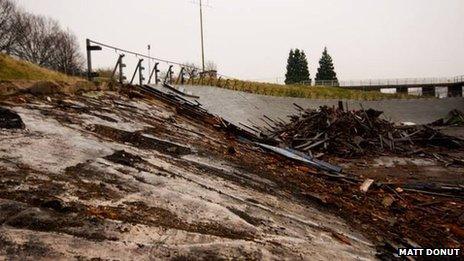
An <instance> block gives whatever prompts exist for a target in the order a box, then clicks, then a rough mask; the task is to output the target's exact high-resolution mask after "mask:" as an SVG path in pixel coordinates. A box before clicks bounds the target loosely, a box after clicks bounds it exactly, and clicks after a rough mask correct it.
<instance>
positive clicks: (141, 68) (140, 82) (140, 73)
mask: <svg viewBox="0 0 464 261" xmlns="http://www.w3.org/2000/svg"><path fill="white" fill-rule="evenodd" d="M142 62H143V59H140V66H139V84H140V86H142V85H143V81H144V80H145V78H144V77H143V70H145V67H143V65H142Z"/></svg>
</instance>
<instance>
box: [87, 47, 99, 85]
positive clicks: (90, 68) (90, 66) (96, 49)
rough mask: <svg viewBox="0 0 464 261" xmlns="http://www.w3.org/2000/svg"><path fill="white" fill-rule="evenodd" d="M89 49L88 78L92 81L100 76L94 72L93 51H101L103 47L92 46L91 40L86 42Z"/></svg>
mask: <svg viewBox="0 0 464 261" xmlns="http://www.w3.org/2000/svg"><path fill="white" fill-rule="evenodd" d="M85 43H86V44H85V45H86V47H87V48H86V49H87V78H88V79H89V81H92V79H93V77H96V76H98V75H97V74H96V73H93V72H92V51H101V49H102V47H101V46H98V45H91V41H90V39H86V41H85Z"/></svg>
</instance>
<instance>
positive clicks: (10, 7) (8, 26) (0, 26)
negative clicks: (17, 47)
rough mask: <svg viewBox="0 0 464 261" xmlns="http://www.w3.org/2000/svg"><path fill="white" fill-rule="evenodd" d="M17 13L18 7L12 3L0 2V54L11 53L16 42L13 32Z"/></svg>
mask: <svg viewBox="0 0 464 261" xmlns="http://www.w3.org/2000/svg"><path fill="white" fill-rule="evenodd" d="M16 13H17V12H16V5H15V4H14V3H13V2H12V1H10V0H0V52H6V53H10V51H11V48H12V46H13V44H14V42H15V40H16V39H15V36H16V34H15V33H14V30H13V27H14V24H15V18H16Z"/></svg>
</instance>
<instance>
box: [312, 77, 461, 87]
mask: <svg viewBox="0 0 464 261" xmlns="http://www.w3.org/2000/svg"><path fill="white" fill-rule="evenodd" d="M319 82H322V83H321V84H318V82H316V85H326V86H341V87H356V86H404V85H411V86H414V85H418V86H420V85H432V84H455V83H464V75H461V76H455V77H432V78H402V79H368V80H348V81H319Z"/></svg>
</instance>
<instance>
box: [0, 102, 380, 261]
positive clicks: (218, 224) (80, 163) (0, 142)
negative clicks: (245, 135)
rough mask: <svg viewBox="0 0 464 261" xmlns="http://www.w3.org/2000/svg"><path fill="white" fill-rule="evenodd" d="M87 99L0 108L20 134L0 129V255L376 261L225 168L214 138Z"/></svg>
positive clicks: (132, 106)
mask: <svg viewBox="0 0 464 261" xmlns="http://www.w3.org/2000/svg"><path fill="white" fill-rule="evenodd" d="M93 97H98V98H89V97H84V96H76V97H73V98H69V99H67V98H66V97H62V96H57V95H55V96H51V98H45V97H43V98H33V97H31V98H28V99H30V100H29V101H28V102H27V103H20V104H15V105H12V106H9V107H10V108H11V109H13V110H14V111H16V112H17V113H18V114H19V115H20V116H21V118H22V119H23V120H24V122H25V124H26V129H25V130H1V131H0V172H1V173H2V175H1V176H0V184H2V185H1V186H0V224H1V225H0V259H2V260H3V259H18V260H21V259H22V260H24V259H30V260H37V259H55V260H56V259H79V260H90V259H92V258H96V259H103V260H115V259H117V260H169V259H176V258H177V260H183V259H186V260H192V259H197V260H211V259H214V260H233V259H246V260H285V259H288V260H296V259H303V260H328V259H333V260H355V259H356V260H371V259H374V258H375V256H374V254H375V249H374V247H373V245H372V243H371V242H370V241H369V240H367V239H366V238H364V237H363V236H362V235H360V234H359V233H358V232H356V231H353V230H352V229H351V228H350V227H349V226H348V225H347V224H346V223H345V221H344V220H342V219H341V218H339V217H337V216H335V215H333V214H330V213H325V212H323V211H320V210H318V209H317V208H315V207H313V206H311V205H308V204H303V203H302V202H300V201H299V200H297V199H296V198H294V197H293V196H292V195H289V194H287V193H284V192H281V191H280V189H279V187H278V186H277V184H276V183H275V182H274V181H272V180H270V179H268V178H265V177H264V176H259V175H256V173H255V172H256V171H258V170H254V169H251V168H249V167H245V166H241V165H238V164H236V163H234V162H231V158H232V159H233V158H234V157H226V156H225V154H227V153H225V154H224V151H226V150H227V146H229V144H230V143H231V141H228V140H226V139H225V138H224V137H223V136H222V134H219V133H217V132H215V131H213V130H212V129H209V128H205V127H204V126H203V125H200V124H194V123H192V122H190V121H187V120H185V119H183V118H181V117H178V116H177V115H176V113H175V112H174V111H173V110H172V109H170V108H166V107H165V106H163V105H161V104H157V103H156V102H154V101H148V100H139V101H136V102H135V101H131V100H129V99H127V98H125V97H121V96H119V95H117V94H101V95H94V96H93ZM166 144H168V146H167V147H166ZM180 144H182V145H180ZM235 148H236V150H237V152H235V153H236V155H237V154H240V153H244V151H246V147H245V145H240V144H236V147H235ZM121 151H123V152H122V153H121ZM185 153H187V155H183V154H185ZM256 155H257V154H256V153H255V154H252V155H250V156H249V158H254V157H256ZM287 171H288V170H286V169H285V168H283V167H282V168H279V172H282V173H286V172H287Z"/></svg>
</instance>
